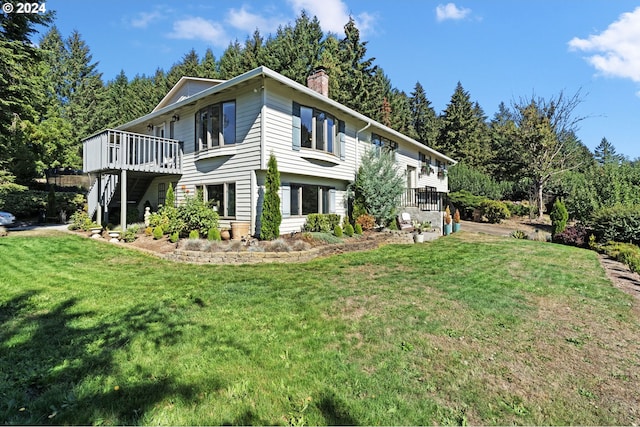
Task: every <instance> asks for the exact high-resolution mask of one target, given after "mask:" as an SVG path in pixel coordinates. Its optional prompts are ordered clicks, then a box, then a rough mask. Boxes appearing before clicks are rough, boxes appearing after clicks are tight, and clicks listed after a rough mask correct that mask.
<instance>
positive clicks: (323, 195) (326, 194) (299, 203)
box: [284, 184, 335, 215]
mask: <svg viewBox="0 0 640 427" xmlns="http://www.w3.org/2000/svg"><path fill="white" fill-rule="evenodd" d="M289 188H290V189H291V191H290V200H289V206H288V208H289V211H288V212H286V210H287V209H284V210H285V212H284V213H285V215H287V214H290V215H308V214H313V213H333V212H332V211H333V210H335V209H334V205H335V203H334V201H335V190H334V189H332V188H331V187H322V186H318V185H306V184H291V185H290V186H289Z"/></svg>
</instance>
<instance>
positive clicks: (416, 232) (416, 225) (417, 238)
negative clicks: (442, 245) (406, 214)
mask: <svg viewBox="0 0 640 427" xmlns="http://www.w3.org/2000/svg"><path fill="white" fill-rule="evenodd" d="M422 231H423V225H422V223H421V222H419V221H413V241H414V242H415V243H423V242H424V234H422Z"/></svg>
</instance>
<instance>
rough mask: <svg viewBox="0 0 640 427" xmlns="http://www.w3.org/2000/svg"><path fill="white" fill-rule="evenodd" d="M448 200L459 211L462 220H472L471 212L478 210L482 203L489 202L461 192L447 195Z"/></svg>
mask: <svg viewBox="0 0 640 427" xmlns="http://www.w3.org/2000/svg"><path fill="white" fill-rule="evenodd" d="M449 200H450V201H451V203H453V204H454V205H455V206H456V207H457V208H458V209H459V210H460V216H461V217H462V219H467V220H471V219H473V211H474V210H476V209H479V208H480V205H481V204H482V202H484V201H486V200H489V199H487V198H486V197H484V196H476V195H474V194H471V193H470V192H469V191H466V190H461V191H458V192H455V193H449Z"/></svg>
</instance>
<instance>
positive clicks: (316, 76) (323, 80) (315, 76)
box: [307, 67, 329, 98]
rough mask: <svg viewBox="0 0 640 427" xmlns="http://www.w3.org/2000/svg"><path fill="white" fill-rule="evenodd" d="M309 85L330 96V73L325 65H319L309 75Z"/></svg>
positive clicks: (310, 87) (321, 93)
mask: <svg viewBox="0 0 640 427" xmlns="http://www.w3.org/2000/svg"><path fill="white" fill-rule="evenodd" d="M307 87H308V88H309V89H311V90H315V91H316V92H318V93H319V94H320V95H323V96H326V97H327V98H328V97H329V75H328V74H327V72H326V71H325V69H324V67H318V68H316V69H314V70H313V72H312V73H311V75H310V76H309V77H307Z"/></svg>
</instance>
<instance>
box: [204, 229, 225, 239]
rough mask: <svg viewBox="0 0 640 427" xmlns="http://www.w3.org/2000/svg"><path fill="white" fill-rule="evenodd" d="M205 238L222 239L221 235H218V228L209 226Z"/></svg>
mask: <svg viewBox="0 0 640 427" xmlns="http://www.w3.org/2000/svg"><path fill="white" fill-rule="evenodd" d="M207 239H208V240H216V241H217V240H222V237H220V230H219V229H218V228H210V229H209V231H208V232H207Z"/></svg>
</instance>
